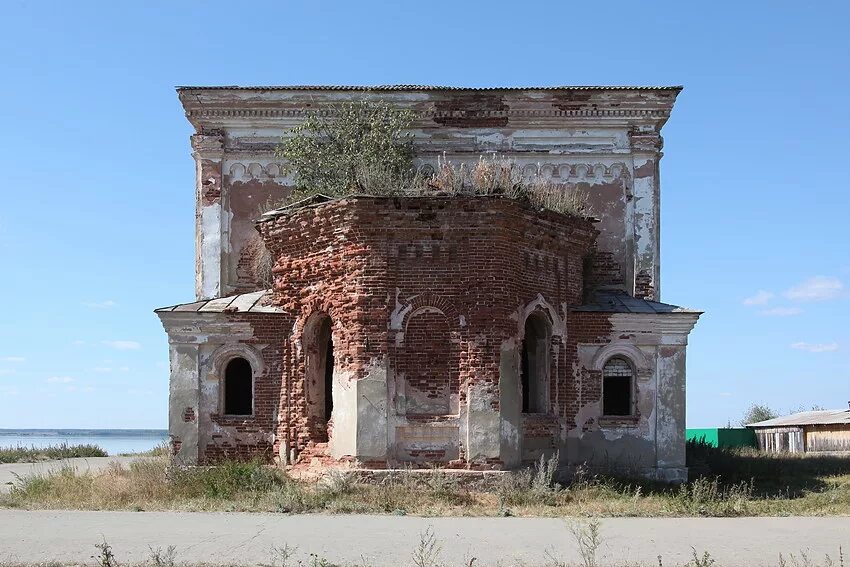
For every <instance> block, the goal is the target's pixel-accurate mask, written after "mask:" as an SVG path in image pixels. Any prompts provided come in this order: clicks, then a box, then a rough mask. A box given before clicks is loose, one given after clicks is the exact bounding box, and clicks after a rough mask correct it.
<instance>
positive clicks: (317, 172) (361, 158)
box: [277, 100, 414, 196]
mask: <svg viewBox="0 0 850 567" xmlns="http://www.w3.org/2000/svg"><path fill="white" fill-rule="evenodd" d="M412 123H413V113H412V112H411V111H409V110H405V109H399V108H396V107H393V106H390V105H389V104H387V103H386V102H383V101H379V102H370V101H365V100H363V101H357V102H348V103H344V104H338V105H336V106H335V107H334V108H333V109H332V110H331V112H330V113H312V114H309V115H308V116H307V118H306V119H305V120H304V122H302V123H301V124H299V125H298V126H296V127H295V128H293V129H292V130H291V132H290V137H288V138H285V139H284V140H282V142H281V144H280V146H279V147H278V149H277V154H278V156H279V157H283V158H284V159H286V161H287V162H288V169H289V171H290V172H292V173H295V175H296V186H297V192H296V195H300V196H306V195H308V194H316V193H323V194H326V195H329V196H341V195H349V194H353V193H369V194H384V193H386V192H396V191H398V190H399V188H402V187H405V186H408V185H409V184H410V181H411V180H412V178H413V170H414V168H413V144H412V139H411V135H410V133H409V132H408V131H407V129H408V128H409V127H410V126H411V124H412Z"/></svg>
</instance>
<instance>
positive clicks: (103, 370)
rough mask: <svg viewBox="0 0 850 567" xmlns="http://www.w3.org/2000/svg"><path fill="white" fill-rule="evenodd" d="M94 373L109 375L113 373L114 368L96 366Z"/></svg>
mask: <svg viewBox="0 0 850 567" xmlns="http://www.w3.org/2000/svg"><path fill="white" fill-rule="evenodd" d="M92 371H94V372H99V373H100V374H109V373H110V372H112V368H110V367H108V366H96V367H94V368H92Z"/></svg>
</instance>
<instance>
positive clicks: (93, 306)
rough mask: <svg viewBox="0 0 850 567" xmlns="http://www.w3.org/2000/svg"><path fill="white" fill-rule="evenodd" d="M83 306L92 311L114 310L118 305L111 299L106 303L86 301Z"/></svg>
mask: <svg viewBox="0 0 850 567" xmlns="http://www.w3.org/2000/svg"><path fill="white" fill-rule="evenodd" d="M83 305H84V306H86V307H89V308H91V309H112V308H113V307H115V306H116V305H118V304H117V303H115V302H114V301H112V300H111V299H107V300H106V301H85V302H83Z"/></svg>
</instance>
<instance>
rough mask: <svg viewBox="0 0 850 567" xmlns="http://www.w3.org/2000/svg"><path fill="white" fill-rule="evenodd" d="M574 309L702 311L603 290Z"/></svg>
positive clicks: (629, 311)
mask: <svg viewBox="0 0 850 567" xmlns="http://www.w3.org/2000/svg"><path fill="white" fill-rule="evenodd" d="M572 310H573V311H597V312H602V313H701V311H694V310H691V309H686V308H684V307H679V306H678V305H670V304H669V303H660V302H658V301H650V300H648V299H640V298H637V297H632V296H631V295H629V294H627V293H626V292H624V291H619V290H601V291H597V292H595V293H594V294H593V297H592V299H591V301H590V302H588V303H585V304H584V305H580V306H578V307H574V308H573V309H572Z"/></svg>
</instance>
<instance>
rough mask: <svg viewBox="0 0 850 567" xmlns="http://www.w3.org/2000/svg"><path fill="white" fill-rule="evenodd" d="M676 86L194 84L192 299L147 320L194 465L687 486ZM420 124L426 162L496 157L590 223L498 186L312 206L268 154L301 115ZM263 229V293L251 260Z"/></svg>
mask: <svg viewBox="0 0 850 567" xmlns="http://www.w3.org/2000/svg"><path fill="white" fill-rule="evenodd" d="M679 91H680V88H678V87H555V88H484V89H473V88H469V89H467V88H454V87H423V86H387V87H250V88H243V87H181V88H179V89H178V94H179V97H180V101H181V102H182V104H183V107H184V109H185V112H186V116H187V118H188V120H189V122H190V123H191V124H192V126H193V127H194V131H195V133H194V135H193V136H192V149H193V156H194V159H195V165H196V189H195V193H196V199H197V210H196V218H195V238H196V252H197V255H196V290H195V292H196V301H194V302H192V303H185V304H180V305H176V306H173V307H166V308H162V309H158V310H157V311H156V313H157V315H158V316H159V318H160V319H161V321H162V324H163V325H164V327H165V330H166V332H167V333H168V339H169V349H170V360H171V381H170V397H169V406H170V409H169V432H170V437H171V444H172V449H173V454H174V458H175V459H176V460H177V461H179V462H182V463H187V464H206V463H215V462H217V461H220V460H222V459H225V458H253V457H260V458H265V459H268V460H269V461H275V462H278V463H280V464H286V465H296V466H297V465H309V464H311V463H312V464H313V465H321V466H330V465H338V466H349V467H355V468H366V469H370V468H394V467H401V466H426V467H427V466H439V467H450V468H457V469H473V470H489V469H514V468H517V467H520V466H523V465H524V464H528V463H530V462H532V461H534V460H536V459H538V458H539V457H540V456H550V455H554V454H556V453H557V454H558V455H559V459H560V464H561V466H562V467H563V468H565V469H569V468H573V467H576V466H579V465H582V466H586V467H589V468H591V469H596V470H607V471H615V472H623V473H628V474H640V475H643V476H646V477H650V478H655V479H659V480H665V481H681V480H684V479H685V478H686V474H687V469H686V465H685V350H686V345H687V339H688V334H689V333H690V331H691V330H692V328H693V327H694V325H695V323H696V321H697V319H698V317H699V315H700V313H699V312H697V311H691V310H688V309H683V308H680V307H676V306H674V305H669V304H665V303H661V302H660V295H661V287H660V283H661V279H660V277H661V266H660V223H659V220H660V217H659V211H660V178H659V161H660V159H661V156H662V153H661V148H662V138H661V128H662V126H663V125H664V124H665V122H666V121H667V119H668V118H669V116H670V112H671V110H672V107H673V103H674V101H675V99H676V96H677V94H678V93H679ZM364 98H365V99H370V100H384V101H387V102H390V103H392V104H393V105H397V106H399V107H403V108H408V109H410V110H412V111H413V113H414V114H415V116H416V118H415V122H414V125H413V128H412V134H413V140H414V149H415V155H416V164H417V167H419V168H421V169H422V170H423V171H426V172H427V171H429V170H432V169H433V168H434V167H435V164H436V162H437V158H438V156H446V157H447V158H448V159H450V160H452V161H453V162H456V163H458V162H474V161H477V160H478V159H479V156H482V155H489V154H493V153H497V154H498V155H500V156H504V157H506V158H510V159H511V160H513V161H514V162H515V163H517V164H519V166H520V167H523V168H528V169H529V171H534V172H537V171H540V172H542V174H543V175H545V176H548V177H549V178H551V180H552V181H553V182H554V183H556V184H558V185H559V186H562V187H564V188H579V189H581V190H582V191H584V192H586V193H587V194H588V195H589V199H590V204H591V207H592V211H593V216H594V217H596V218H594V219H585V218H578V217H574V216H569V215H564V214H560V213H556V212H552V211H548V210H539V209H534V208H532V207H531V206H529V205H528V204H525V203H523V202H519V201H515V200H511V199H508V198H503V197H498V196H437V195H430V196H418V197H376V196H354V197H348V198H340V199H331V198H325V197H321V196H318V197H315V198H312V199H309V200H306V201H303V202H300V203H297V204H295V205H292V206H288V207H282V208H277V209H273V210H270V211H267V210H263V206H264V205H265V204H267V203H269V202H271V201H273V200H274V199H275V198H279V197H281V196H283V195H285V194H287V193H286V192H287V191H290V190H291V188H292V186H293V178H292V177H290V176H288V175H287V174H286V169H285V164H284V163H282V162H281V160H280V159H279V158H277V157H276V154H275V148H276V146H277V145H278V144H279V142H280V139H281V137H282V136H285V135H287V132H288V131H289V130H290V129H291V128H292V127H293V126H295V125H297V124H298V123H299V121H300V120H301V119H302V118H303V117H304V116H305V113H306V112H313V111H319V112H322V111H323V110H325V111H329V109H332V105H333V104H334V103H339V102H342V101H352V100H358V99H364ZM257 232H259V234H260V235H261V236H262V239H263V241H264V243H265V245H266V247H267V249H268V250H269V252H270V253H271V256H272V259H273V262H274V263H273V266H274V267H273V281H274V283H273V285H272V286H271V288H269V289H262V288H263V287H264V286H261V285H260V284H258V282H257V281H254V279H252V277H251V272H250V270H248V269H247V265H248V257H249V250H248V249H249V245H248V243H249V242H250V241H251V239H252V237H253V236H254V235H255V234H256V233H257Z"/></svg>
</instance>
